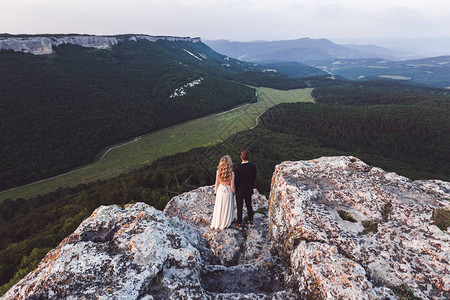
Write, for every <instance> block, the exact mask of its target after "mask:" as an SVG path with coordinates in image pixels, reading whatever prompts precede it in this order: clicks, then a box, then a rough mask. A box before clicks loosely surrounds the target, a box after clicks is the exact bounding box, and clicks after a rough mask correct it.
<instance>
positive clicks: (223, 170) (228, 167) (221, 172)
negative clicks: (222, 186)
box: [217, 155, 233, 183]
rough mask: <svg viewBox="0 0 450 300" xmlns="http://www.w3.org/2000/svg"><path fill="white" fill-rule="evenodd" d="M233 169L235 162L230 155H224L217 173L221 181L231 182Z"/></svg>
mask: <svg viewBox="0 0 450 300" xmlns="http://www.w3.org/2000/svg"><path fill="white" fill-rule="evenodd" d="M232 170H233V162H232V161H231V157H230V156H229V155H225V156H222V158H221V159H220V162H219V166H218V167H217V171H218V172H217V173H218V177H219V180H220V181H221V182H227V183H228V182H231V176H232V175H231V172H232Z"/></svg>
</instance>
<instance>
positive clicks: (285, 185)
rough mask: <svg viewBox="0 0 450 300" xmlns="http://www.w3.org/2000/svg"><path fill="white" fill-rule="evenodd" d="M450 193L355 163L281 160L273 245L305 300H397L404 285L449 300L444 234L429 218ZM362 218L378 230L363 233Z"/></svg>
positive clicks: (274, 191) (273, 204)
mask: <svg viewBox="0 0 450 300" xmlns="http://www.w3.org/2000/svg"><path fill="white" fill-rule="evenodd" d="M449 193H450V184H449V183H448V182H443V181H438V180H429V181H414V182H413V181H411V180H409V179H407V178H405V177H402V176H399V175H397V174H395V173H387V172H384V171H383V170H381V169H379V168H372V167H371V166H368V165H367V164H365V163H364V162H362V161H361V160H359V159H357V158H354V157H322V158H319V159H315V160H311V161H298V162H283V163H281V164H279V165H278V166H276V168H275V172H274V175H273V178H272V186H271V196H270V203H269V208H270V209H269V213H270V220H269V222H270V224H271V226H270V239H271V243H272V247H273V248H275V249H277V250H278V252H279V253H280V256H281V257H283V259H284V261H285V263H287V264H289V265H290V267H291V269H292V275H291V277H290V280H291V281H293V282H295V283H297V284H298V285H299V288H300V293H301V294H302V295H303V296H304V297H306V298H308V297H313V298H322V299H339V298H342V299H397V296H396V294H395V293H394V290H395V288H396V287H398V286H403V285H407V286H408V287H409V288H410V289H411V291H412V292H413V293H414V295H415V296H417V297H419V298H422V299H449V298H450V275H449V274H450V269H449V263H450V235H449V232H448V229H447V230H446V231H445V232H443V231H442V230H440V229H439V228H438V227H437V226H435V225H434V224H433V220H432V216H433V211H435V209H437V208H444V207H448V206H449V203H448V201H445V200H444V199H446V198H448V197H449ZM340 211H341V212H340ZM339 212H340V213H339ZM343 212H345V214H344V213H343ZM344 215H346V216H347V215H350V216H351V217H352V218H351V219H353V221H356V222H351V221H352V220H350V219H349V218H348V219H347V220H345V219H346V217H344V218H342V216H344ZM349 220H350V221H349ZM367 220H371V224H372V225H374V224H377V226H376V230H375V229H374V227H372V230H371V232H370V234H367V233H368V232H367V231H366V232H365V230H367V225H368V223H367ZM363 225H365V226H363Z"/></svg>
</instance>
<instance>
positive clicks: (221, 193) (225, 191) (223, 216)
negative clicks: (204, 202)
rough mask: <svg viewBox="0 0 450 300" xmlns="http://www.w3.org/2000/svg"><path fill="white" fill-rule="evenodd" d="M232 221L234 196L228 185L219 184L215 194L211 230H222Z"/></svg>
mask: <svg viewBox="0 0 450 300" xmlns="http://www.w3.org/2000/svg"><path fill="white" fill-rule="evenodd" d="M233 219H234V194H233V191H232V190H231V187H230V186H229V185H222V184H219V187H218V188H217V192H216V203H215V205H214V212H213V218H212V221H211V229H224V228H227V227H228V226H230V225H231V223H232V222H233Z"/></svg>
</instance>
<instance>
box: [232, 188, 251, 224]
mask: <svg viewBox="0 0 450 300" xmlns="http://www.w3.org/2000/svg"><path fill="white" fill-rule="evenodd" d="M244 201H245V206H246V207H247V215H248V220H249V221H253V207H252V193H244V194H239V195H238V194H236V208H237V222H238V223H239V224H242V209H243V207H244Z"/></svg>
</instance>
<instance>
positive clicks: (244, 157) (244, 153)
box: [241, 149, 250, 160]
mask: <svg viewBox="0 0 450 300" xmlns="http://www.w3.org/2000/svg"><path fill="white" fill-rule="evenodd" d="M249 155H250V153H249V152H248V150H247V149H244V150H242V151H241V158H242V160H248V157H249Z"/></svg>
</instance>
